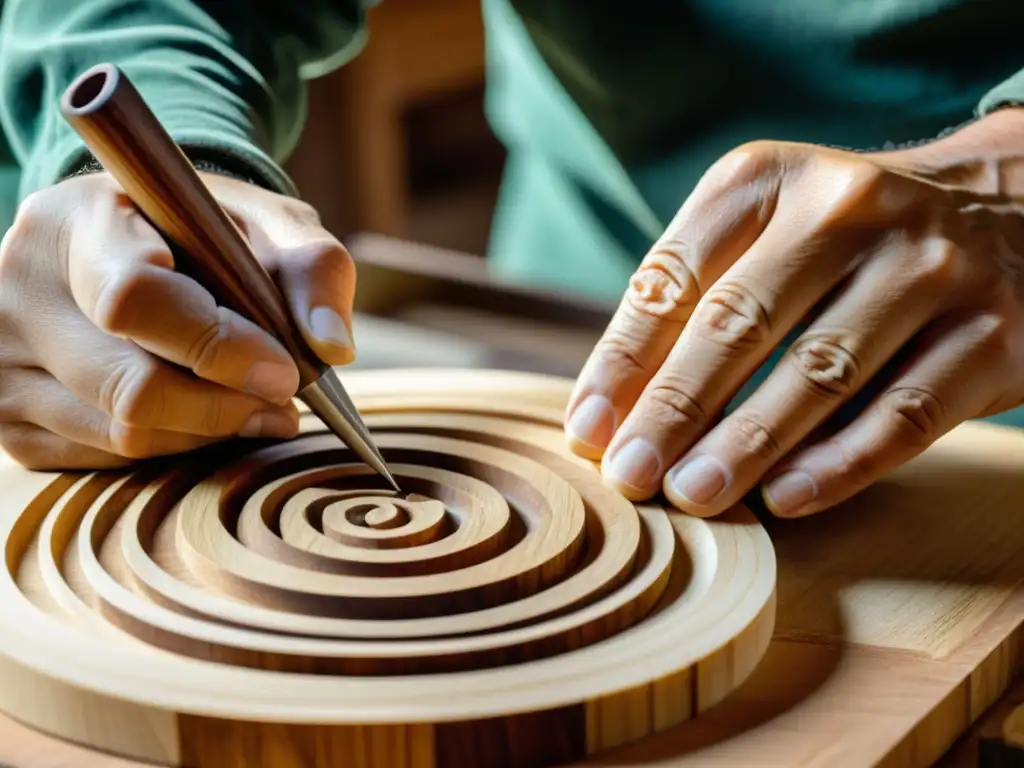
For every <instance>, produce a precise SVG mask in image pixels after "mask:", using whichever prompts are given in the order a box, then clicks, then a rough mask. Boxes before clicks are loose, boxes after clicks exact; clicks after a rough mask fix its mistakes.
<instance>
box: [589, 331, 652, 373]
mask: <svg viewBox="0 0 1024 768" xmlns="http://www.w3.org/2000/svg"><path fill="white" fill-rule="evenodd" d="M641 345H642V339H641V338H639V336H637V337H636V338H634V335H633V334H632V333H630V324H629V323H625V324H620V326H619V329H618V330H610V331H609V332H608V333H607V334H605V336H604V338H603V339H602V340H601V354H600V360H601V368H602V370H612V371H616V372H617V373H618V374H619V375H621V376H623V377H625V378H631V377H633V376H634V375H637V374H644V375H646V376H653V375H654V373H655V371H654V369H653V368H652V367H651V366H650V365H644V362H643V360H642V359H641V357H640V355H639V354H638V353H637V351H636V350H637V349H638V348H639V347H640V346H641Z"/></svg>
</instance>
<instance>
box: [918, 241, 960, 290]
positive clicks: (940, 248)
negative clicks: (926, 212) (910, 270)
mask: <svg viewBox="0 0 1024 768" xmlns="http://www.w3.org/2000/svg"><path fill="white" fill-rule="evenodd" d="M963 256H964V254H963V251H962V249H961V248H960V246H958V245H957V244H956V243H955V242H953V241H952V240H950V239H949V238H946V237H934V238H927V239H926V240H925V242H924V243H923V244H922V248H921V249H920V251H919V255H918V258H917V259H916V263H915V264H914V276H915V277H916V279H917V283H918V284H919V285H926V286H931V287H934V288H938V289H943V288H947V289H948V288H953V287H954V286H956V285H957V284H958V282H959V280H958V276H959V274H960V272H961V265H962V263H963Z"/></svg>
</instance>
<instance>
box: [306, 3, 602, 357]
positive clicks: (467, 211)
mask: <svg viewBox="0 0 1024 768" xmlns="http://www.w3.org/2000/svg"><path fill="white" fill-rule="evenodd" d="M368 21H369V29H370V34H369V38H368V41H367V44H366V47H365V48H364V50H363V51H362V53H361V54H360V56H358V57H357V58H356V59H355V60H354V61H353V62H351V63H349V64H348V65H346V66H344V67H342V68H340V69H339V70H337V71H335V72H334V73H332V74H330V75H328V76H326V77H323V78H321V79H319V80H316V81H313V82H312V83H310V85H309V118H308V122H307V125H306V128H305V132H304V133H303V136H302V140H301V142H300V144H299V146H298V148H297V150H296V151H295V153H294V154H293V156H292V157H291V159H290V160H289V162H288V164H287V169H288V171H289V172H290V173H291V175H292V177H293V178H294V180H295V181H296V183H297V184H298V186H299V189H300V192H301V194H302V196H303V198H304V199H306V200H307V201H309V202H310V203H311V204H313V205H314V206H316V208H317V209H318V210H319V211H320V215H321V218H322V220H323V222H324V224H325V226H326V227H327V228H328V229H329V230H331V232H332V233H334V234H335V235H336V236H337V237H339V238H340V239H341V240H342V242H344V243H345V244H346V245H347V246H348V248H349V250H350V251H351V252H352V254H353V256H354V257H355V259H356V261H357V269H358V289H357V298H356V311H357V315H356V318H355V320H354V323H353V324H354V333H355V337H356V346H357V360H356V363H355V364H354V365H353V367H356V368H363V367H375V368H380V367H408V366H414V367H415V366H449V365H451V366H458V367H466V366H469V367H500V368H513V369H520V370H534V371H541V372H547V373H554V374H560V375H566V376H575V374H576V373H577V372H578V370H579V368H580V367H581V366H582V364H583V362H584V361H585V360H586V356H587V354H588V353H589V351H590V349H591V348H592V346H593V344H594V342H595V341H596V340H597V338H598V336H599V335H600V331H601V329H602V328H603V327H604V325H605V323H606V322H607V319H608V317H610V314H611V311H612V308H611V307H608V306H606V305H603V304H598V303H593V302H592V301H591V300H586V299H583V298H581V297H578V296H566V295H554V294H545V293H539V292H536V291H531V290H525V289H522V288H516V287H513V286H508V285H503V284H502V283H501V281H499V280H497V279H496V278H495V277H494V276H493V275H492V274H491V273H490V272H489V270H488V269H487V263H486V258H485V257H484V256H483V254H485V252H486V250H487V241H488V237H489V232H490V226H491V218H492V214H493V211H494V205H495V202H496V199H497V193H498V187H499V184H500V180H501V172H502V166H503V163H504V149H503V147H502V145H501V144H500V143H499V142H498V140H497V139H496V138H495V136H494V135H493V134H492V132H491V130H490V128H489V126H488V124H487V121H486V119H485V117H484V33H483V20H482V16H481V2H480V0H430V2H423V0H387V2H384V3H381V4H379V5H377V6H376V7H374V8H372V9H371V10H370V11H369V19H368Z"/></svg>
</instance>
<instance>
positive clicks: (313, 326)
mask: <svg viewBox="0 0 1024 768" xmlns="http://www.w3.org/2000/svg"><path fill="white" fill-rule="evenodd" d="M309 329H310V330H311V331H312V332H313V335H314V336H316V337H317V338H318V339H320V340H321V341H325V342H327V343H328V344H335V345H336V346H339V347H345V348H346V349H355V344H354V343H353V342H352V334H351V333H350V332H349V330H348V324H347V323H346V322H345V320H344V318H343V317H342V316H341V315H339V314H338V313H337V312H335V311H334V310H333V309H331V308H330V307H313V309H311V310H310V312H309Z"/></svg>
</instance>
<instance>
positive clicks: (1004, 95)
mask: <svg viewBox="0 0 1024 768" xmlns="http://www.w3.org/2000/svg"><path fill="white" fill-rule="evenodd" d="M1021 105H1024V69H1022V70H1021V71H1020V72H1018V73H1017V74H1015V75H1014V76H1013V77H1011V78H1009V79H1007V80H1004V81H1003V82H1001V83H1000V84H999V85H997V86H996V87H995V88H993V89H992V90H991V91H989V92H988V93H986V94H985V95H984V96H982V97H981V101H980V102H978V108H977V112H978V116H979V117H984V116H985V115H987V114H989V113H991V112H995V111H996V110H997V109H1002V108H1003V107H1013V106H1021Z"/></svg>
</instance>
